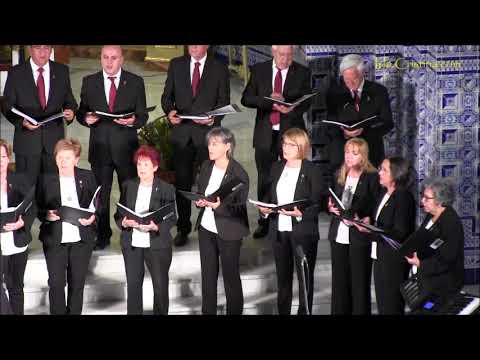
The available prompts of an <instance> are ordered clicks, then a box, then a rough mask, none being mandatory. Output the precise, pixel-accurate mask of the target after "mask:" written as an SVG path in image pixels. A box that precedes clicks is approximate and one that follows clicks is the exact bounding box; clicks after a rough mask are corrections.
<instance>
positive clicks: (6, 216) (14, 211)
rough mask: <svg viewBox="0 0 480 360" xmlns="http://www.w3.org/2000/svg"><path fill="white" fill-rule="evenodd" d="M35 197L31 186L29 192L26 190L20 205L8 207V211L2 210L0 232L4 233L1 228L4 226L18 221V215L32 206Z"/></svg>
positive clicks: (33, 187) (33, 188)
mask: <svg viewBox="0 0 480 360" xmlns="http://www.w3.org/2000/svg"><path fill="white" fill-rule="evenodd" d="M34 197H35V186H32V187H31V188H30V190H28V192H27V194H26V195H25V198H24V199H23V200H22V202H21V203H20V204H18V205H17V206H16V207H9V208H8V209H2V212H1V213H0V232H5V230H3V227H4V226H5V225H6V224H11V223H15V222H17V221H18V218H19V217H20V215H22V214H24V213H26V212H27V211H28V209H30V207H31V206H32V202H33V198H34Z"/></svg>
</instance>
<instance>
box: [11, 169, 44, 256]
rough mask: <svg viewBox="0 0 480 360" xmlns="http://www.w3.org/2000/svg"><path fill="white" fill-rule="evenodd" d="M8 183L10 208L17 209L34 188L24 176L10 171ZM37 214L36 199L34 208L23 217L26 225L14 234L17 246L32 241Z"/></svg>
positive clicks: (33, 204)
mask: <svg viewBox="0 0 480 360" xmlns="http://www.w3.org/2000/svg"><path fill="white" fill-rule="evenodd" d="M7 183H8V189H7V197H8V206H9V207H15V206H17V205H18V204H20V203H21V202H22V201H23V199H24V198H25V195H27V192H28V191H29V190H30V189H31V187H32V185H31V184H30V182H29V181H28V180H27V178H26V177H25V176H24V175H22V174H20V173H14V172H10V171H9V172H7ZM36 213H37V210H36V205H35V199H34V201H33V203H32V206H31V207H30V208H29V209H28V210H27V212H26V213H25V214H23V215H22V219H23V222H24V223H25V225H24V226H23V227H22V228H20V229H18V230H15V231H14V232H13V241H14V243H15V246H17V247H23V246H26V245H27V244H29V243H30V242H31V241H32V233H31V228H32V224H33V221H34V220H35V216H36Z"/></svg>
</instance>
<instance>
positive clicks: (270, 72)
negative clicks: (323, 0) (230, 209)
mask: <svg viewBox="0 0 480 360" xmlns="http://www.w3.org/2000/svg"><path fill="white" fill-rule="evenodd" d="M293 52H294V46H293V45H273V46H272V55H273V60H270V61H266V62H263V63H259V64H255V65H254V66H252V68H251V75H250V80H249V81H248V84H247V86H246V88H245V90H244V91H243V95H242V100H241V102H242V105H244V106H246V107H249V108H254V109H257V116H256V118H255V130H254V133H253V147H254V148H255V163H256V165H257V172H258V182H257V184H258V185H257V193H258V194H257V196H258V199H263V198H264V197H265V195H266V193H267V191H268V188H267V182H266V181H267V179H268V178H269V176H270V174H269V173H270V169H271V168H272V164H273V163H274V162H275V161H277V160H278V159H279V157H281V144H280V140H281V138H282V134H283V133H284V132H285V131H286V130H288V129H290V128H293V127H296V128H300V129H305V122H304V120H303V113H304V112H305V111H307V110H308V107H309V106H310V102H309V101H308V100H307V101H304V102H303V103H301V104H300V105H298V106H295V107H293V106H283V105H278V104H275V103H272V101H270V100H267V99H265V98H264V97H265V96H267V97H271V98H274V99H278V100H282V101H286V102H293V101H295V100H297V99H298V98H300V97H302V96H303V95H306V94H309V93H311V86H310V70H309V69H308V68H306V67H305V66H303V65H300V64H298V63H296V62H294V61H293ZM258 224H259V227H258V228H257V229H256V230H255V232H254V233H253V237H254V238H260V237H264V236H265V235H267V233H268V218H267V219H265V218H263V217H262V216H259V219H258Z"/></svg>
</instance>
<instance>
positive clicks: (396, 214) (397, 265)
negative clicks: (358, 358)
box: [355, 157, 415, 315]
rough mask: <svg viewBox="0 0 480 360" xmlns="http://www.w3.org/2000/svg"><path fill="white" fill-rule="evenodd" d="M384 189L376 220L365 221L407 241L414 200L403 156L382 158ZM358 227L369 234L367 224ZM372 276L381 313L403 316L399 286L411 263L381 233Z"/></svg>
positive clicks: (377, 237) (375, 244)
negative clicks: (409, 187) (365, 226)
mask: <svg viewBox="0 0 480 360" xmlns="http://www.w3.org/2000/svg"><path fill="white" fill-rule="evenodd" d="M378 175H379V178H380V185H381V186H382V189H381V191H380V193H379V195H378V197H377V199H376V201H375V207H374V211H373V220H372V218H371V217H365V218H363V219H362V221H363V222H365V223H368V224H371V223H373V224H374V225H375V226H377V227H379V228H380V229H383V230H384V231H385V233H384V234H382V235H384V236H387V237H389V238H391V239H394V240H395V241H397V242H398V243H402V242H404V241H405V240H406V239H407V237H408V236H409V235H410V234H411V233H413V231H414V229H415V200H414V198H413V195H412V194H411V193H410V192H409V191H408V186H409V185H410V184H409V180H410V179H411V175H410V173H409V164H408V162H407V161H406V160H405V159H403V158H401V157H390V158H386V159H385V160H383V162H382V163H381V165H380V169H379V172H378ZM355 227H356V228H357V229H358V230H359V231H361V232H365V233H368V232H369V230H366V229H365V228H364V227H361V226H359V225H356V224H355ZM370 238H371V239H372V240H373V242H372V259H374V260H373V264H374V265H373V276H374V281H375V298H376V300H377V306H378V313H379V314H380V315H403V314H404V312H405V301H404V300H403V297H402V294H401V293H400V285H401V284H402V283H403V282H405V281H406V280H407V278H408V271H409V268H410V266H409V265H408V263H407V261H406V260H405V259H404V258H403V257H402V256H400V255H399V254H398V252H397V251H396V250H394V249H393V248H391V247H390V246H389V245H388V244H387V243H386V242H385V241H384V240H383V239H382V237H381V236H380V235H378V234H372V235H370Z"/></svg>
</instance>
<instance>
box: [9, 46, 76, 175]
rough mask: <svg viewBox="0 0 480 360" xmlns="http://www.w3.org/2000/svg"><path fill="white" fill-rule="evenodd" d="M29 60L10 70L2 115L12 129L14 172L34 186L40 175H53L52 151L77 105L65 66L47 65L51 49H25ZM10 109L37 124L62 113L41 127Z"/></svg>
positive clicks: (47, 47) (49, 63)
mask: <svg viewBox="0 0 480 360" xmlns="http://www.w3.org/2000/svg"><path fill="white" fill-rule="evenodd" d="M29 50H30V55H31V57H30V59H29V60H28V61H26V62H25V63H23V64H20V65H16V66H14V67H13V68H11V69H10V71H9V73H8V77H7V82H6V84H5V91H4V96H5V99H4V101H5V107H4V110H5V112H4V114H5V117H6V118H7V120H8V121H10V122H11V123H12V124H13V125H14V126H15V133H14V138H13V151H14V152H15V164H16V171H17V172H21V173H24V174H26V176H27V178H28V179H29V181H31V182H32V184H35V183H36V181H37V179H38V176H39V175H40V173H47V172H49V173H51V172H56V171H57V166H56V164H55V160H54V158H53V149H54V147H55V144H56V143H57V141H58V140H60V139H62V138H64V137H65V129H64V125H63V119H65V120H66V122H67V125H68V124H70V123H71V122H72V120H73V118H74V117H75V111H76V110H77V102H76V101H75V99H74V97H73V94H72V88H71V85H70V74H69V70H68V67H67V66H66V65H63V64H60V63H57V62H54V61H50V56H51V54H52V46H50V45H31V46H29ZM12 107H14V108H16V109H17V110H20V111H21V112H23V113H24V114H26V115H29V116H30V117H32V118H34V119H36V120H37V121H38V120H42V119H45V118H47V117H49V116H51V115H54V114H57V113H60V112H62V111H63V118H61V117H60V118H58V119H56V120H53V121H50V122H49V123H47V124H45V125H33V124H32V123H30V122H29V121H28V120H26V119H24V118H22V117H21V116H19V115H17V114H15V113H13V112H12V111H11V109H12Z"/></svg>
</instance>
